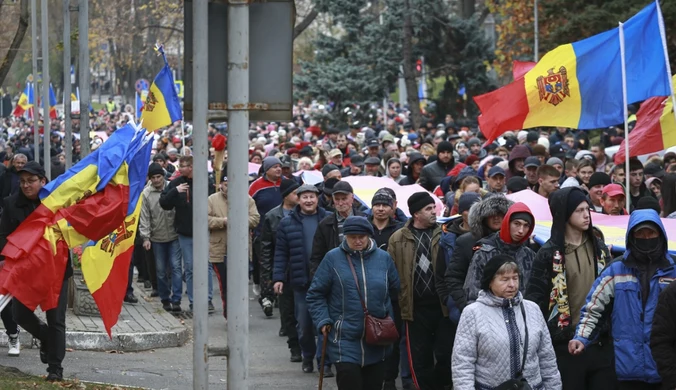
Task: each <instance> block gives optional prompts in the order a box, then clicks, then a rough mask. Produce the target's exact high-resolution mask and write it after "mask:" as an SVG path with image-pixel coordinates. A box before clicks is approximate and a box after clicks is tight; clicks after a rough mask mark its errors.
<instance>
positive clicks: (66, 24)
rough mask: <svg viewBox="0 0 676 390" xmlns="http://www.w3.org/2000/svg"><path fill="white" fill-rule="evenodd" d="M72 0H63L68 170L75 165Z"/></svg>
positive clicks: (64, 112)
mask: <svg viewBox="0 0 676 390" xmlns="http://www.w3.org/2000/svg"><path fill="white" fill-rule="evenodd" d="M72 89H73V88H72V85H71V84H70V0H63V120H64V127H65V129H63V131H64V132H65V133H66V135H65V137H66V139H65V141H66V145H65V146H64V147H65V148H66V170H68V169H70V167H71V165H73V129H72V120H71V117H70V94H71V91H72Z"/></svg>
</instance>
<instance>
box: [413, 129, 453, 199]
mask: <svg viewBox="0 0 676 390" xmlns="http://www.w3.org/2000/svg"><path fill="white" fill-rule="evenodd" d="M454 166H455V158H454V157H453V145H451V143H450V142H448V141H441V142H439V145H437V160H436V161H433V162H431V163H428V164H427V165H425V167H424V168H423V170H422V172H420V180H419V184H420V185H421V186H422V187H423V188H424V189H426V190H427V191H434V188H436V186H438V185H439V183H441V180H442V179H443V178H444V177H446V175H447V174H448V172H449V171H450V170H451V169H453V167H454Z"/></svg>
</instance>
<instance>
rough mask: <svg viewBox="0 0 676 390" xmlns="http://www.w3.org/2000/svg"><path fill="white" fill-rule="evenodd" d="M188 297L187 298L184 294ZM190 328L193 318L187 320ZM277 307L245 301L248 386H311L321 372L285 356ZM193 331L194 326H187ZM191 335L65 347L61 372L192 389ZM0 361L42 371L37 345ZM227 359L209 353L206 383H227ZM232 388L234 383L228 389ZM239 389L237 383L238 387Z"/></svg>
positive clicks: (217, 346) (212, 334)
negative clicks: (120, 349) (118, 348)
mask: <svg viewBox="0 0 676 390" xmlns="http://www.w3.org/2000/svg"><path fill="white" fill-rule="evenodd" d="M216 286H218V284H217V283H215V285H214V290H215V291H214V298H213V302H214V305H215V306H216V308H217V309H218V310H217V312H216V313H213V314H211V315H209V326H208V328H209V347H210V349H212V348H213V349H214V350H223V349H224V348H225V346H226V343H227V335H226V324H225V320H224V318H223V314H222V310H221V307H222V305H221V300H220V294H219V293H218V287H216ZM185 301H186V302H187V299H186V300H185ZM185 323H186V325H187V326H188V327H189V328H190V329H192V320H190V319H187V320H185ZM279 326H280V322H279V311H278V310H277V309H275V314H274V316H273V317H271V318H266V317H265V315H264V314H263V311H262V310H261V308H260V306H259V305H258V301H257V300H250V301H249V389H252V390H253V389H289V390H292V389H293V390H297V389H315V388H317V385H318V382H319V374H318V373H317V372H315V373H312V374H304V373H303V372H302V371H301V365H300V363H291V362H289V351H288V348H287V345H286V339H285V338H281V337H279V336H278V332H279ZM191 333H192V330H191ZM192 348H193V344H192V337H190V339H189V340H188V342H186V343H185V345H183V346H182V347H178V348H160V349H155V350H150V351H145V352H127V353H109V352H94V351H77V350H76V351H68V352H67V353H66V358H65V360H64V362H63V366H64V376H65V377H67V378H78V379H80V380H84V381H91V382H104V383H114V384H120V385H127V386H139V387H145V388H149V389H176V390H186V389H192ZM0 365H2V366H10V367H16V368H19V369H20V370H21V371H24V372H27V373H31V374H36V375H46V372H45V369H46V366H45V365H43V364H41V363H40V358H39V351H38V349H37V348H32V349H30V348H28V346H24V349H22V351H21V356H19V357H16V358H11V357H8V356H7V355H6V350H5V349H4V348H0ZM226 367H227V362H226V358H225V357H224V356H212V357H210V358H209V387H210V388H211V389H225V388H226V377H227V375H226ZM336 388H337V387H336V385H335V378H329V379H325V380H324V389H327V390H335V389H336ZM231 390H232V389H231ZM237 390H239V389H237Z"/></svg>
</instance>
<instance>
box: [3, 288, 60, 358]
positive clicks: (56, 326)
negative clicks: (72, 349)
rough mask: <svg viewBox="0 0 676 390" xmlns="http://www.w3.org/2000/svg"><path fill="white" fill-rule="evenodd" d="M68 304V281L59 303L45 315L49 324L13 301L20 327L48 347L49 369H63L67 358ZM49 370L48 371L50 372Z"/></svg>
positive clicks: (14, 311)
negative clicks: (62, 365)
mask: <svg viewBox="0 0 676 390" xmlns="http://www.w3.org/2000/svg"><path fill="white" fill-rule="evenodd" d="M67 302H68V280H64V281H63V285H62V286H61V292H60V293H59V303H58V305H57V306H56V307H55V308H54V309H51V310H47V312H46V313H45V314H46V316H47V323H46V324H45V323H44V322H42V321H41V320H40V319H39V318H38V317H37V316H36V315H35V313H33V311H32V310H30V309H29V308H27V307H26V306H24V305H23V303H21V302H19V301H18V300H17V299H16V298H14V299H13V300H12V309H13V310H12V311H13V314H14V319H15V320H16V322H17V324H19V326H20V327H22V328H24V329H25V330H27V331H28V333H30V334H32V335H33V337H35V338H36V339H38V340H40V342H41V343H46V345H47V362H48V365H49V369H62V368H63V367H61V362H63V358H64V357H65V356H66V307H67ZM49 369H48V370H47V371H49Z"/></svg>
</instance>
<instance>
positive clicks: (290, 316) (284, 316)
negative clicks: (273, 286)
mask: <svg viewBox="0 0 676 390" xmlns="http://www.w3.org/2000/svg"><path fill="white" fill-rule="evenodd" d="M277 299H278V300H279V320H280V321H281V323H282V328H284V330H285V331H286V337H287V341H286V342H287V344H288V345H289V349H290V350H292V351H298V352H300V344H298V331H297V330H296V316H295V315H294V303H293V289H292V288H291V287H289V286H287V287H285V288H283V289H282V295H279V296H278V298H277Z"/></svg>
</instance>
